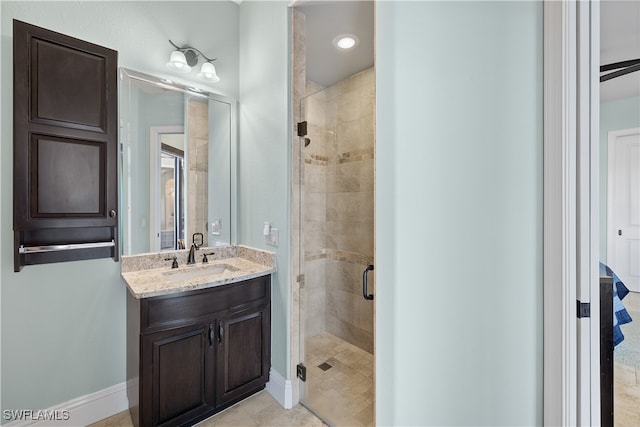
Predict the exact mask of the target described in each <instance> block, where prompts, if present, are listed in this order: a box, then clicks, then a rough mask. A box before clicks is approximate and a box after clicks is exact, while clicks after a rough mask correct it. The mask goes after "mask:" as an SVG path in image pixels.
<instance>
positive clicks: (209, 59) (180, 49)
mask: <svg viewBox="0 0 640 427" xmlns="http://www.w3.org/2000/svg"><path fill="white" fill-rule="evenodd" d="M169 43H171V45H172V46H173V47H175V48H176V49H177V50H179V51H181V52H187V51H189V50H193V51H195V52H197V53H198V54H199V55H200V56H202V57H203V58H204V59H205V62H213V61H215V60H216V59H218V58H213V59H211V58H208V57H207V55H205V54H204V53H202V52H201V51H200V49H197V48H195V47H192V46H182V47H181V46H178V45H177V44H175V43H174V42H172V41H171V40H169ZM185 56H187V55H186V54H185ZM187 59H188V58H187ZM197 63H198V59H197V57H196V62H195V63H193V64H189V65H190V66H193V65H195V64H197Z"/></svg>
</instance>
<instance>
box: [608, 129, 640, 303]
mask: <svg viewBox="0 0 640 427" xmlns="http://www.w3.org/2000/svg"><path fill="white" fill-rule="evenodd" d="M608 175H609V204H608V205H609V212H608V214H607V216H608V219H609V220H608V221H609V227H608V230H607V234H608V239H607V240H608V250H607V263H608V264H609V267H611V269H612V270H613V271H614V272H615V273H616V274H617V275H618V276H619V277H620V279H622V281H623V282H624V284H625V285H627V287H628V288H629V289H630V290H632V291H634V292H640V128H638V129H629V130H624V131H615V132H610V133H609V173H608Z"/></svg>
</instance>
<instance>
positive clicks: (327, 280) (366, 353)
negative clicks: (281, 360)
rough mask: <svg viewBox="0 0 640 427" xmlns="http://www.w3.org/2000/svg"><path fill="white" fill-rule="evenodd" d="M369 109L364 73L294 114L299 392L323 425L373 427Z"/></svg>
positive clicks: (370, 84) (369, 85)
mask: <svg viewBox="0 0 640 427" xmlns="http://www.w3.org/2000/svg"><path fill="white" fill-rule="evenodd" d="M374 105H375V96H374V70H373V68H372V69H369V70H365V71H362V72H360V73H358V74H356V75H354V76H351V77H349V78H347V79H346V80H343V81H342V82H339V83H337V84H336V85H334V86H331V87H329V88H326V89H323V90H320V91H318V92H316V93H314V94H313V95H310V96H308V97H306V98H304V99H303V100H302V101H301V105H300V109H301V117H303V118H304V120H305V121H306V123H307V129H306V136H303V137H301V141H300V144H299V146H300V150H301V152H300V177H301V178H300V204H301V209H300V218H299V220H300V230H301V232H300V259H299V262H300V268H301V273H302V274H301V287H300V331H301V332H300V351H301V355H300V356H301V360H302V361H303V365H304V367H305V369H306V381H304V382H300V385H301V389H300V392H301V401H302V403H303V404H304V405H305V406H307V407H308V408H309V409H310V410H312V411H313V412H314V413H315V414H316V415H318V416H319V417H320V418H322V419H323V420H324V421H325V422H327V423H329V424H331V425H349V426H356V425H373V423H374V398H375V393H374V375H373V373H374V365H373V362H374V355H373V353H374V331H373V325H374V301H375V300H374V299H373V297H372V295H373V294H374V293H375V292H374V287H375V286H374V281H375V279H374V274H373V272H371V271H368V270H370V268H368V267H369V266H372V265H373V264H374V262H373V261H374V259H373V256H374V196H375V192H374V189H375V186H374V126H375V125H374ZM371 268H372V267H371ZM365 277H366V278H367V279H368V280H367V281H368V290H367V291H366V292H364V290H363V278H365ZM365 294H366V295H367V296H369V295H371V297H369V298H365V297H364V296H365Z"/></svg>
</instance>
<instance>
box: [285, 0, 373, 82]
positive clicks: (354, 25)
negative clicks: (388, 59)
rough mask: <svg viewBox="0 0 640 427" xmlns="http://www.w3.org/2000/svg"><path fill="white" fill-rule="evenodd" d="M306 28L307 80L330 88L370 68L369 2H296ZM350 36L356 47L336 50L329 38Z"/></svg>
mask: <svg viewBox="0 0 640 427" xmlns="http://www.w3.org/2000/svg"><path fill="white" fill-rule="evenodd" d="M295 5H296V10H298V11H300V12H302V13H303V14H304V15H305V24H306V28H307V79H309V80H311V81H313V82H315V83H319V84H320V85H322V86H325V87H326V86H331V85H333V84H335V83H337V82H339V81H341V80H344V79H345V78H347V77H349V76H351V75H353V74H355V73H357V72H358V71H362V70H364V69H367V68H370V67H372V66H373V42H374V33H373V25H374V17H373V1H317V0H316V1H297V2H296V3H295ZM341 34H353V35H355V36H357V37H358V39H360V42H359V44H358V45H357V46H356V47H354V48H352V49H349V50H339V49H338V48H337V47H336V46H334V45H333V39H334V38H335V37H336V36H339V35H341Z"/></svg>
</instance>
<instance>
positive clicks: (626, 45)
mask: <svg viewBox="0 0 640 427" xmlns="http://www.w3.org/2000/svg"><path fill="white" fill-rule="evenodd" d="M295 7H296V9H297V10H299V11H300V12H302V13H303V14H304V15H305V18H306V27H307V78H308V79H309V80H311V81H314V82H316V83H319V84H321V85H322V86H331V85H333V84H335V83H337V82H339V81H341V80H343V79H344V78H346V77H348V76H350V75H353V74H355V73H357V72H358V71H362V70H364V69H366V68H369V67H371V66H373V63H374V4H373V2H372V1H330V0H298V1H296V2H295ZM600 17H601V24H600V25H601V26H600V34H601V40H600V64H601V65H604V64H610V63H612V62H618V61H623V60H628V59H637V58H640V1H634V0H622V1H621V0H604V1H602V2H601V3H600ZM345 33H350V34H355V35H356V36H358V38H359V39H360V44H359V45H358V46H357V47H356V48H354V49H353V50H351V51H339V50H338V49H337V48H336V47H335V46H334V45H333V39H334V38H335V37H336V36H337V35H340V34H345ZM600 89H601V94H600V97H601V100H602V101H611V100H614V99H620V98H627V97H631V96H640V72H635V73H631V74H627V75H625V76H622V77H617V78H615V79H612V80H609V81H606V82H602V83H601V84H600Z"/></svg>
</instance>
